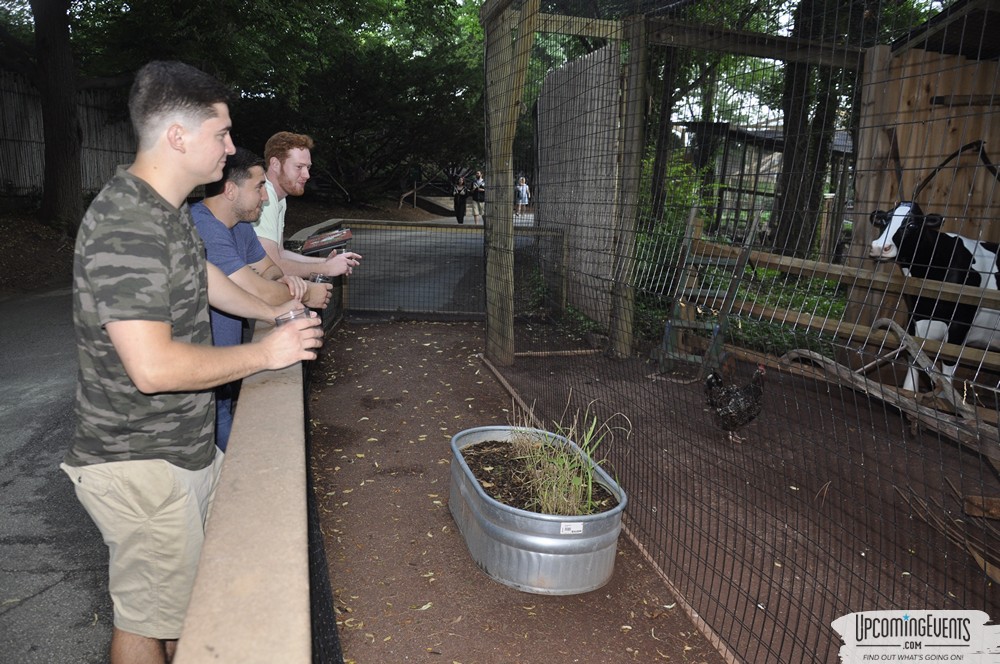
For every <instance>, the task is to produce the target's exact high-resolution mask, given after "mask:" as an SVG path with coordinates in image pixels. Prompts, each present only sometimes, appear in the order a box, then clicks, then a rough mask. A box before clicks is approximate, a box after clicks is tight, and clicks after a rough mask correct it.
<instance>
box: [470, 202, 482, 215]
mask: <svg viewBox="0 0 1000 664" xmlns="http://www.w3.org/2000/svg"><path fill="white" fill-rule="evenodd" d="M483 205H484V203H482V202H481V201H477V200H473V201H472V216H473V217H481V216H483Z"/></svg>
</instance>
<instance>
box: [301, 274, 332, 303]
mask: <svg viewBox="0 0 1000 664" xmlns="http://www.w3.org/2000/svg"><path fill="white" fill-rule="evenodd" d="M306 286H307V290H306V296H305V297H304V298H303V299H302V304H305V305H308V306H309V307H310V308H312V309H326V305H328V304H330V297H331V295H332V294H333V285H332V284H324V283H315V282H309V281H307V282H306Z"/></svg>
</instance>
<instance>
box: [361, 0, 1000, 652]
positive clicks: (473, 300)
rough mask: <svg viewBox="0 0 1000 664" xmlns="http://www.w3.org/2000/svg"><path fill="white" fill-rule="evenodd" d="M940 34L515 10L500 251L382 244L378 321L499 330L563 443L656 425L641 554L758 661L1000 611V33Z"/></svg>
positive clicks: (508, 357)
mask: <svg viewBox="0 0 1000 664" xmlns="http://www.w3.org/2000/svg"><path fill="white" fill-rule="evenodd" d="M919 9H920V7H916V8H914V7H908V8H907V7H903V6H902V5H893V7H891V8H890V7H888V6H885V5H882V4H878V3H876V4H875V5H869V6H865V7H863V8H862V7H860V6H858V5H854V4H849V3H835V2H819V3H799V4H797V5H795V4H792V5H789V4H782V3H774V4H768V3H755V4H752V5H751V4H749V3H732V4H724V3H723V4H713V5H712V6H708V5H706V4H705V3H659V4H654V3H630V4H628V5H627V6H626V5H625V4H613V3H607V4H605V3H587V4H582V3H581V4H576V3H571V2H563V3H559V4H558V5H557V4H555V3H553V4H550V5H545V6H542V5H541V4H540V3H539V2H537V1H531V0H529V1H527V2H524V3H514V4H509V3H500V2H497V3H490V2H488V3H486V5H484V8H483V12H482V19H483V22H484V26H485V27H486V41H487V47H486V48H487V58H486V61H487V64H486V77H487V94H488V99H487V120H488V133H489V136H488V150H489V154H488V157H489V164H488V166H487V168H486V178H487V184H488V192H489V193H488V200H487V212H486V222H487V223H486V226H485V228H482V229H458V228H455V227H448V228H443V227H442V228H440V229H432V228H426V229H425V228H415V229H409V230H397V229H394V228H389V227H383V226H372V227H371V228H369V227H367V226H365V227H361V228H359V227H355V228H357V229H359V230H361V232H362V235H361V237H367V236H366V235H363V234H364V233H371V236H370V238H369V239H370V240H371V242H374V243H382V244H380V249H379V251H377V252H376V251H370V252H368V256H371V257H377V256H382V257H383V259H384V260H385V264H384V265H375V263H374V261H373V258H368V257H366V266H367V267H366V270H365V272H366V273H369V272H370V273H373V274H375V275H377V276H374V277H371V279H372V281H371V282H370V283H359V282H358V281H357V278H355V279H353V280H352V283H351V285H350V288H349V291H348V297H347V309H348V311H350V312H352V313H353V312H355V311H369V312H405V313H411V314H412V313H437V314H452V315H470V314H475V315H482V314H483V313H485V319H486V324H487V338H486V340H485V343H486V348H487V353H486V354H487V357H488V358H490V359H491V361H493V362H494V364H495V365H497V366H498V367H500V369H501V371H503V373H504V375H505V378H506V379H507V380H508V381H509V382H510V384H511V385H513V386H514V387H515V389H517V391H518V392H519V393H520V394H521V395H522V397H523V398H524V399H525V401H527V402H528V403H531V404H533V407H534V408H535V412H536V415H538V416H540V417H541V418H542V419H544V420H547V421H556V420H558V419H559V418H560V417H561V416H563V415H564V414H565V413H566V412H567V405H569V408H570V409H572V408H582V407H586V406H588V405H589V406H590V407H591V408H592V409H597V410H598V411H599V412H602V413H604V415H606V416H608V417H610V416H613V415H615V414H622V415H624V416H626V417H627V419H628V421H629V422H630V426H629V428H630V434H629V435H628V436H627V437H624V436H621V437H618V438H617V439H616V440H615V441H614V442H613V443H611V444H610V445H608V446H607V447H606V449H604V450H603V455H604V456H605V457H606V464H607V467H608V468H610V469H611V470H612V471H613V473H614V475H615V477H616V479H617V480H618V481H619V483H620V484H621V485H622V486H623V487H624V488H625V490H626V491H627V492H628V494H629V507H628V510H627V519H626V522H627V528H628V530H629V533H630V535H631V536H632V537H633V539H634V540H635V541H636V542H637V543H638V544H639V546H640V547H641V548H642V549H643V551H644V552H645V553H646V555H647V556H648V557H649V559H650V561H652V562H653V563H654V564H655V565H656V566H657V567H658V568H659V569H660V570H661V571H662V572H663V574H664V577H665V578H666V579H667V580H668V581H667V582H668V583H669V584H670V585H671V586H672V587H673V588H674V590H675V591H676V592H677V593H678V595H679V597H681V598H682V600H681V601H682V602H683V603H684V604H685V605H686V606H687V607H689V610H690V612H691V614H692V615H697V616H698V617H699V620H700V621H702V624H703V626H704V627H705V629H706V630H707V631H710V632H711V633H713V634H715V635H716V637H717V640H718V641H717V642H718V644H719V646H720V649H722V650H723V651H726V652H727V653H728V654H729V655H730V656H731V657H732V658H733V659H738V660H743V661H751V662H763V661H781V662H799V661H816V662H829V661H836V657H837V650H838V648H839V646H840V638H839V636H838V635H837V634H836V633H835V632H834V630H833V628H832V627H831V623H832V621H833V620H834V619H836V618H837V617H840V616H843V615H846V614H848V613H852V612H857V611H867V610H877V609H907V608H910V609H917V608H920V609H924V608H926V609H935V610H938V609H979V610H983V611H986V612H987V613H989V614H991V615H995V614H996V610H997V608H998V597H997V591H996V589H995V583H994V582H995V581H996V580H998V576H997V574H998V573H997V571H996V570H997V564H998V563H1000V560H998V558H997V553H996V550H997V543H998V539H997V530H996V525H995V519H996V518H997V516H998V514H1000V511H998V507H1000V503H998V499H997V496H1000V481H998V471H997V468H998V466H997V462H998V461H1000V447H998V444H1000V437H998V435H997V421H998V419H1000V410H998V403H997V398H996V392H997V389H998V386H1000V373H998V370H1000V356H998V355H997V354H996V353H995V352H994V351H993V350H990V345H991V344H992V343H993V342H994V336H995V334H994V333H995V331H996V330H997V329H998V327H1000V326H998V323H1000V315H997V314H996V311H995V309H996V310H1000V299H998V296H997V280H996V272H997V265H996V252H997V244H996V241H997V240H998V239H1000V230H998V229H997V228H996V227H995V226H994V225H993V224H992V223H991V222H992V221H993V220H994V219H995V218H996V217H997V214H996V213H997V212H998V208H1000V198H998V196H997V190H998V181H1000V177H998V174H997V171H996V168H995V167H994V166H993V164H992V161H991V156H992V155H990V151H991V150H990V149H989V148H990V147H991V146H992V143H991V137H992V136H993V135H995V134H996V133H997V131H998V130H1000V114H998V112H997V110H996V109H997V108H998V107H1000V101H998V100H997V97H996V92H995V91H996V89H997V77H998V67H997V52H996V51H995V50H991V49H995V47H993V46H991V45H990V42H989V40H988V39H985V37H984V35H985V34H989V32H988V29H987V28H988V26H990V25H993V22H995V21H996V20H997V17H998V14H997V12H995V11H991V10H990V8H989V5H988V3H985V2H961V3H956V4H955V5H954V6H952V7H951V8H949V10H948V11H947V12H945V13H944V14H942V15H940V16H937V17H935V18H933V19H931V20H930V21H929V22H928V23H927V24H923V25H920V24H921V21H922V20H923V19H924V18H926V16H925V15H922V14H921V13H920V11H919ZM914 26H919V27H917V28H914ZM983 26H987V27H983ZM522 178H523V181H522ZM518 184H524V185H527V188H528V189H527V191H530V194H527V192H525V190H524V189H521V190H519V189H518V187H517V185H518ZM522 192H524V193H522ZM880 211H884V212H880ZM870 222H871V223H870ZM356 232H357V231H356ZM374 260H379V259H378V258H375V259H374ZM442 263H443V265H442ZM397 271H398V274H397ZM407 289H410V290H407ZM392 293H395V296H393V295H391V294H392ZM394 298H395V299H394ZM757 367H760V368H761V370H762V371H763V379H762V388H761V390H760V393H759V394H758V393H757V392H756V391H755V390H753V389H748V386H749V385H752V384H753V383H754V380H755V379H754V377H753V376H754V372H755V370H756V368H757ZM713 372H715V374H716V375H717V376H718V377H719V380H720V381H721V383H722V384H723V385H725V386H726V387H727V388H729V387H731V388H733V389H731V390H728V389H727V390H722V391H719V392H718V393H715V392H711V391H710V390H708V389H707V382H708V381H707V379H708V377H709V376H710V375H712V373H713Z"/></svg>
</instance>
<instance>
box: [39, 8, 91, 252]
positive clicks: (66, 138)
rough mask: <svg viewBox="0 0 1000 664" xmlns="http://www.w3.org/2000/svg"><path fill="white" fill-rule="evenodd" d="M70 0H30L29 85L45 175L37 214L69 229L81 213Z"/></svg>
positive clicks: (49, 222)
mask: <svg viewBox="0 0 1000 664" xmlns="http://www.w3.org/2000/svg"><path fill="white" fill-rule="evenodd" d="M69 4H70V0H31V9H32V12H33V13H34V16H35V51H36V53H37V63H38V64H37V65H36V66H37V68H38V70H37V73H38V75H37V76H36V78H35V85H36V86H37V87H38V92H39V94H40V96H41V103H42V127H43V129H44V131H45V180H44V183H43V192H42V207H41V212H40V215H39V216H40V219H41V221H42V223H44V224H46V225H48V226H51V227H53V228H56V229H59V230H62V231H64V232H65V233H67V234H70V235H72V234H74V233H75V232H76V228H77V226H79V224H80V218H81V217H82V216H83V179H82V176H81V174H80V143H81V137H80V127H79V119H78V117H77V106H76V66H75V64H74V61H73V51H72V49H71V47H70V39H69V16H68V12H69Z"/></svg>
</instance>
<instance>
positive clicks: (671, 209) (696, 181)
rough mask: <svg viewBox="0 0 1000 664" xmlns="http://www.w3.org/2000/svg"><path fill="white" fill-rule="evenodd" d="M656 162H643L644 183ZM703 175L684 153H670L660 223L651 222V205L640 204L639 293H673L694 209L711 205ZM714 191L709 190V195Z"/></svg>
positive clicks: (637, 251) (638, 238) (637, 239)
mask: <svg viewBox="0 0 1000 664" xmlns="http://www.w3.org/2000/svg"><path fill="white" fill-rule="evenodd" d="M652 172H653V160H652V158H651V157H650V158H647V159H645V160H643V165H642V173H643V179H644V180H648V179H649V178H650V177H652V175H651V174H652ZM702 176H703V174H702V173H701V172H699V171H698V169H696V168H695V167H694V166H693V165H692V164H691V162H689V161H688V160H687V159H685V158H684V154H683V152H682V151H681V150H673V151H671V153H670V155H669V157H668V160H667V168H666V172H665V177H664V184H665V187H664V199H665V200H666V201H667V202H668V203H667V205H665V206H664V208H663V215H662V216H661V217H660V218H659V219H653V218H652V214H653V211H652V202H651V201H650V200H648V199H645V200H643V201H641V202H640V208H639V222H638V224H637V225H638V228H639V229H640V231H639V234H638V236H637V238H636V242H637V246H636V262H635V273H634V274H635V276H634V283H635V287H636V289H637V290H638V291H640V292H645V293H653V294H656V295H665V294H668V293H669V291H670V286H671V284H672V283H673V281H674V278H675V273H676V270H677V267H678V266H677V260H678V257H679V256H680V252H681V248H682V245H683V242H684V233H685V231H686V229H687V224H688V219H689V218H690V215H691V209H692V208H693V207H695V206H697V207H699V208H704V207H707V206H709V205H710V204H711V203H710V202H711V198H710V195H706V194H705V193H703V191H702V190H703V187H702ZM710 191H711V190H709V192H710Z"/></svg>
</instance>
